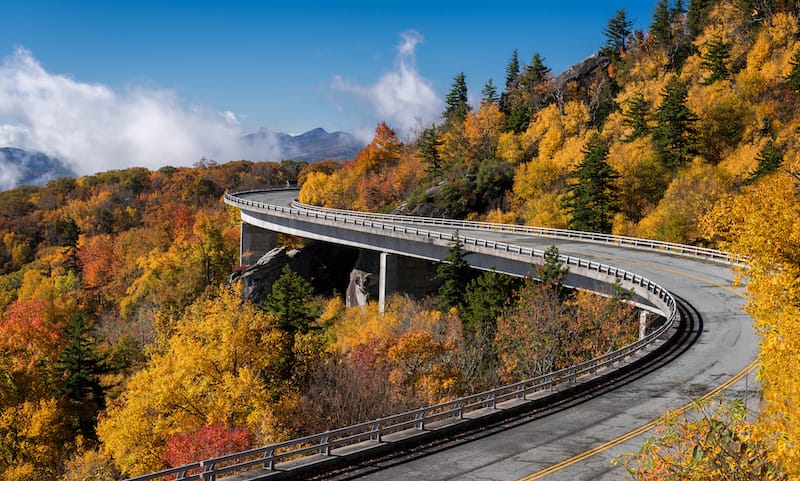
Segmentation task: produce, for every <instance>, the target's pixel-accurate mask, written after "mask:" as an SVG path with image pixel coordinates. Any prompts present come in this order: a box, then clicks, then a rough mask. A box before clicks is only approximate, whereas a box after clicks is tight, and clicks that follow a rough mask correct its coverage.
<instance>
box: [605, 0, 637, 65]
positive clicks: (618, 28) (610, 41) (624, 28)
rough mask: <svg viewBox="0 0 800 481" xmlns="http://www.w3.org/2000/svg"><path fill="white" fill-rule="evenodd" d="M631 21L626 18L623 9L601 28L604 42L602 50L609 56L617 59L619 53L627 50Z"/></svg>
mask: <svg viewBox="0 0 800 481" xmlns="http://www.w3.org/2000/svg"><path fill="white" fill-rule="evenodd" d="M632 27H633V22H632V21H630V20H628V18H627V12H626V11H625V9H622V10H617V13H616V14H614V16H613V17H611V19H610V20H609V21H608V26H607V27H606V29H605V30H603V34H604V35H605V36H606V43H605V45H604V46H603V50H604V52H605V53H606V55H608V56H609V57H611V58H614V59H619V57H620V54H621V53H622V52H625V50H627V47H628V46H627V40H628V36H629V35H630V34H631V31H632V30H631V28H632Z"/></svg>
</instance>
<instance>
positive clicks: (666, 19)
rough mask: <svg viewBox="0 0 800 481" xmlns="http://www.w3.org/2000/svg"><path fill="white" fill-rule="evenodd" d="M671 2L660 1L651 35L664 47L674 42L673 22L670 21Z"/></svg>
mask: <svg viewBox="0 0 800 481" xmlns="http://www.w3.org/2000/svg"><path fill="white" fill-rule="evenodd" d="M670 17H671V16H670V12H669V0H659V1H658V3H657V4H656V9H655V11H653V16H652V20H653V21H652V23H651V24H650V35H651V36H652V37H653V39H654V40H655V41H656V43H657V44H658V45H660V46H662V47H668V46H669V45H670V43H671V42H672V22H671V21H670Z"/></svg>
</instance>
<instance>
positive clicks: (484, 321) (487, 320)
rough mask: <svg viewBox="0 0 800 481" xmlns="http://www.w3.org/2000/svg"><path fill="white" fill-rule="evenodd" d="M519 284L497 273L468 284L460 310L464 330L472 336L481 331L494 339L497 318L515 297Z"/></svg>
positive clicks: (492, 272)
mask: <svg viewBox="0 0 800 481" xmlns="http://www.w3.org/2000/svg"><path fill="white" fill-rule="evenodd" d="M518 284H519V282H518V279H515V278H514V277H511V276H508V275H505V274H499V273H497V272H495V271H489V272H484V273H483V274H481V275H479V276H478V277H476V278H474V279H472V280H471V281H470V282H469V283H468V284H467V288H466V291H465V293H464V304H463V307H462V309H460V314H461V319H462V321H463V322H464V329H465V330H466V331H467V332H469V333H471V334H475V333H476V332H478V331H480V332H481V333H482V334H484V335H488V336H489V338H492V337H494V333H495V330H496V328H497V316H499V315H500V314H501V313H502V312H503V308H504V307H505V305H506V303H507V301H509V300H510V299H511V298H512V297H513V294H514V290H515V288H516V287H518Z"/></svg>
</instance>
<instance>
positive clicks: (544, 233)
mask: <svg viewBox="0 0 800 481" xmlns="http://www.w3.org/2000/svg"><path fill="white" fill-rule="evenodd" d="M292 207H295V208H297V209H305V210H314V211H318V212H320V211H323V210H324V211H326V212H331V213H338V214H342V215H349V216H354V217H362V218H367V219H383V220H386V221H391V222H401V223H404V224H425V225H440V226H443V227H455V228H463V229H480V230H489V231H500V232H515V233H522V234H531V235H535V236H538V237H548V238H553V239H566V240H580V241H584V242H595V243H602V244H614V245H620V246H625V247H633V248H638V249H648V250H657V251H666V252H669V253H673V254H678V255H685V256H692V257H699V258H702V259H708V260H711V261H714V262H720V263H724V264H731V265H741V266H744V265H746V259H744V258H742V257H740V256H735V255H732V254H730V253H728V252H724V251H721V250H718V249H710V248H707V247H697V246H690V245H686V244H677V243H674V242H664V241H658V240H652V239H642V238H639V237H630V236H620V235H612V234H600V233H597V232H584V231H575V230H567V229H554V228H549V227H534V226H526V225H518V224H498V223H494V222H483V221H468V220H456V219H443V218H439V217H422V216H410V215H397V214H378V213H374V212H359V211H353V210H345V209H331V208H327V207H319V206H315V205H310V204H303V203H302V202H298V201H297V200H294V201H292Z"/></svg>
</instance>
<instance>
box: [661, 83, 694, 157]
mask: <svg viewBox="0 0 800 481" xmlns="http://www.w3.org/2000/svg"><path fill="white" fill-rule="evenodd" d="M687 95H688V91H687V89H686V85H684V84H683V82H681V81H680V79H678V77H677V76H674V77H673V78H672V79H670V81H669V82H668V83H667V86H666V87H665V89H664V91H663V92H662V93H661V97H662V101H661V105H659V106H658V108H657V109H656V114H655V120H656V126H655V129H654V130H653V143H654V146H655V150H656V153H657V154H658V156H659V158H660V159H661V162H662V163H663V164H664V165H665V166H666V167H668V168H670V169H673V170H675V169H677V168H678V167H679V166H681V165H682V164H684V163H686V162H688V161H689V160H690V159H691V156H692V155H694V153H695V147H694V145H695V142H694V138H695V134H696V132H695V129H694V127H693V124H694V122H695V121H696V120H697V117H696V116H695V115H694V113H692V111H691V110H689V107H687V106H686V97H687Z"/></svg>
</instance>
